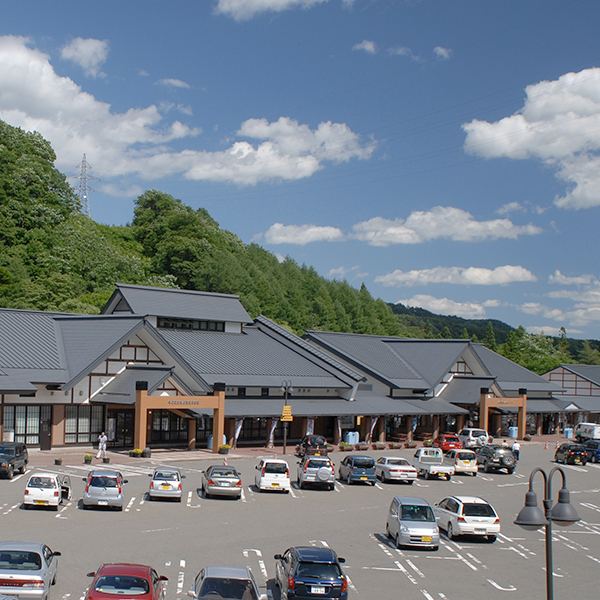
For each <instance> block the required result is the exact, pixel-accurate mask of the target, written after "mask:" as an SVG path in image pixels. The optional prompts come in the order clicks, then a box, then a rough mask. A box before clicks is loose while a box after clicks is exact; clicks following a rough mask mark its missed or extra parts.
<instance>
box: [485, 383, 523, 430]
mask: <svg viewBox="0 0 600 600" xmlns="http://www.w3.org/2000/svg"><path fill="white" fill-rule="evenodd" d="M490 408H517V409H518V414H517V437H518V439H520V440H522V439H523V437H524V436H525V434H526V433H527V390H525V389H519V395H518V396H517V397H516V398H497V397H496V396H493V395H492V394H490V393H489V390H488V388H481V400H480V401H479V426H480V427H481V429H485V430H486V431H488V422H489V409H490Z"/></svg>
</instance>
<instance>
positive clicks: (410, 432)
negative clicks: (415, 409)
mask: <svg viewBox="0 0 600 600" xmlns="http://www.w3.org/2000/svg"><path fill="white" fill-rule="evenodd" d="M414 421H415V420H414V418H413V416H412V415H411V416H410V417H407V418H406V423H407V427H408V431H407V432H406V441H407V442H412V441H413V425H414Z"/></svg>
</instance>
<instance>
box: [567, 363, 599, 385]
mask: <svg viewBox="0 0 600 600" xmlns="http://www.w3.org/2000/svg"><path fill="white" fill-rule="evenodd" d="M560 366H561V367H562V368H563V369H567V371H571V373H575V375H579V377H583V378H584V379H586V380H587V381H589V382H591V383H593V384H595V385H598V386H600V365H562V364H561V365H560Z"/></svg>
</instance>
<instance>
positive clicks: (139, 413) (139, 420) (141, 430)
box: [133, 381, 148, 450]
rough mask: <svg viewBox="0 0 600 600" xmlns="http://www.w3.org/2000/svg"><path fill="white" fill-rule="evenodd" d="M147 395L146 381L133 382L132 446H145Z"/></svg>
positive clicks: (142, 447)
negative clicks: (133, 415)
mask: <svg viewBox="0 0 600 600" xmlns="http://www.w3.org/2000/svg"><path fill="white" fill-rule="evenodd" d="M147 396H148V382H147V381H136V382H135V426H134V434H133V446H134V448H141V449H142V450H143V449H144V448H145V447H146V429H147V427H148V409H147V408H146V398H147Z"/></svg>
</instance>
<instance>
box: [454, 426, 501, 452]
mask: <svg viewBox="0 0 600 600" xmlns="http://www.w3.org/2000/svg"><path fill="white" fill-rule="evenodd" d="M458 439H459V440H460V441H461V442H462V445H463V448H477V447H478V446H485V445H486V444H491V443H492V442H493V441H494V438H493V437H492V436H491V435H490V434H489V433H488V432H487V431H486V430H485V429H479V428H477V427H465V428H464V429H462V430H461V431H460V432H459V433H458Z"/></svg>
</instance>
